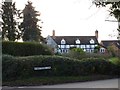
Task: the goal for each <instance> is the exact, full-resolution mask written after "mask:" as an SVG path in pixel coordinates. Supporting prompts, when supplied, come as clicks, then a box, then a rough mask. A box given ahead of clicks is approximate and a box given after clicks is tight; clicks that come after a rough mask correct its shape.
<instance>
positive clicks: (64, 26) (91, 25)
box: [13, 0, 118, 40]
mask: <svg viewBox="0 0 120 90" xmlns="http://www.w3.org/2000/svg"><path fill="white" fill-rule="evenodd" d="M13 1H15V2H16V7H17V8H18V9H23V8H24V7H25V4H27V1H28V0H13ZM30 1H32V2H33V6H34V7H35V9H36V10H37V11H39V12H40V13H41V16H40V19H41V20H42V21H43V22H44V23H43V24H42V27H43V29H42V36H44V37H46V36H48V35H52V30H55V32H56V35H57V36H61V35H62V36H83V35H84V36H88V35H94V33H95V30H96V29H97V30H98V31H99V40H108V39H116V36H115V37H110V36H109V34H112V35H113V36H114V35H117V32H116V29H117V27H118V24H117V22H108V21H105V20H106V19H110V20H115V19H114V18H113V17H109V12H108V11H107V9H106V8H96V6H95V5H92V0H30Z"/></svg>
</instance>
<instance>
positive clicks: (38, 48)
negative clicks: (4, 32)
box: [2, 41, 52, 56]
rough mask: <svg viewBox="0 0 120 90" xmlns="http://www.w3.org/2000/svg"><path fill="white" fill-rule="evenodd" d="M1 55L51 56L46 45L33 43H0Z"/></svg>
mask: <svg viewBox="0 0 120 90" xmlns="http://www.w3.org/2000/svg"><path fill="white" fill-rule="evenodd" d="M2 53H3V54H9V55H13V56H31V55H51V54H52V52H51V50H50V48H48V47H47V46H46V45H42V44H39V43H35V42H34V43H33V42H9V41H3V42H2Z"/></svg>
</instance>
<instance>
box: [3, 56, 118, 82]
mask: <svg viewBox="0 0 120 90" xmlns="http://www.w3.org/2000/svg"><path fill="white" fill-rule="evenodd" d="M2 64H3V68H2V69H3V80H9V79H16V78H26V77H42V76H79V75H91V74H92V75H93V74H107V75H112V74H117V71H118V70H117V67H115V65H114V64H112V63H110V62H109V61H106V60H104V59H97V58H88V59H83V60H76V59H70V58H65V57H61V56H42V55H41V56H27V57H12V56H8V55H7V56H6V55H3V63H2ZM46 66H51V69H50V70H39V71H35V70H34V67H46Z"/></svg>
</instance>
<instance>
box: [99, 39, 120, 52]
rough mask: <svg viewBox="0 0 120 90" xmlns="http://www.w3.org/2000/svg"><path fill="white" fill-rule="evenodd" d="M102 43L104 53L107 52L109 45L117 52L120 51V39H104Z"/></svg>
mask: <svg viewBox="0 0 120 90" xmlns="http://www.w3.org/2000/svg"><path fill="white" fill-rule="evenodd" d="M100 45H101V46H103V47H102V48H101V49H103V51H102V52H103V53H107V52H108V49H109V47H112V48H113V49H114V51H115V52H116V53H117V52H120V40H102V41H101V43H100Z"/></svg>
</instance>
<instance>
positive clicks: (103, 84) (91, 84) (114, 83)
mask: <svg viewBox="0 0 120 90" xmlns="http://www.w3.org/2000/svg"><path fill="white" fill-rule="evenodd" d="M118 81H119V80H118V79H109V80H99V81H88V82H78V83H67V84H58V85H43V86H24V87H3V89H2V90H12V89H14V90H35V89H37V90H38V89H39V88H42V89H43V88H44V89H45V88H52V89H55V88H61V89H62V88H73V89H75V88H109V89H105V90H118V89H117V88H118V86H119V85H118V84H119V83H118ZM28 88H29V89H28ZM110 88H111V89H110ZM112 88H114V89H112ZM115 88H116V89H115ZM40 90H41V89H40ZM88 90H89V89H88ZM95 90H96V89H95ZM102 90H104V89H102Z"/></svg>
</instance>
